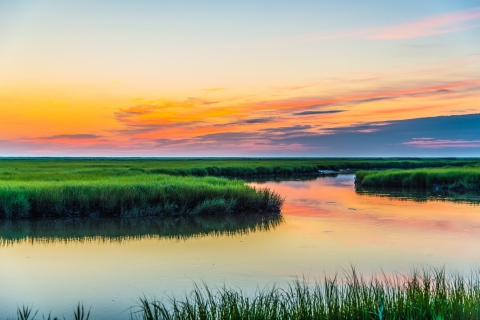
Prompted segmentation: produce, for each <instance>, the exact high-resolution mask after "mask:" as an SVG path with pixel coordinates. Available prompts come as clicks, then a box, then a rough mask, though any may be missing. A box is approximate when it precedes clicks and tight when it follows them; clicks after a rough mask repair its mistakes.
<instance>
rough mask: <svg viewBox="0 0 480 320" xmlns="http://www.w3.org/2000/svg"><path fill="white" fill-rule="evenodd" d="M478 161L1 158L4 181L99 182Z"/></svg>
mask: <svg viewBox="0 0 480 320" xmlns="http://www.w3.org/2000/svg"><path fill="white" fill-rule="evenodd" d="M477 163H480V159H472V158H469V159H455V158H453V159H448V158H447V159H442V158H430V159H429V158H424V159H422V158H384V159H383V158H196V159H195V158H156V159H155V158H143V159H142V158H137V159H134V158H0V181H2V180H3V181H12V180H22V181H65V180H98V179H104V178H106V177H115V178H116V177H132V176H139V175H140V176H141V175H152V174H153V175H155V174H169V175H175V176H200V177H202V176H222V177H251V176H271V175H282V176H288V175H294V174H295V175H299V174H313V173H317V172H318V170H338V169H347V168H350V169H386V168H402V169H409V168H410V169H411V168H426V167H443V166H446V165H449V166H455V167H459V166H464V165H475V164H477Z"/></svg>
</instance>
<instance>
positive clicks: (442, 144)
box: [402, 138, 480, 149]
mask: <svg viewBox="0 0 480 320" xmlns="http://www.w3.org/2000/svg"><path fill="white" fill-rule="evenodd" d="M402 144H403V145H407V146H413V147H415V148H418V149H444V148H480V140H461V139H460V140H436V139H432V138H414V139H413V141H409V142H404V143H402Z"/></svg>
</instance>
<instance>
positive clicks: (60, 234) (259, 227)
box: [0, 214, 283, 246]
mask: <svg viewBox="0 0 480 320" xmlns="http://www.w3.org/2000/svg"><path fill="white" fill-rule="evenodd" d="M282 222H283V218H282V216H281V215H278V214H260V215H257V214H255V215H222V216H218V215H217V216H180V217H168V218H145V219H129V218H126V219H123V218H118V219H115V218H108V219H91V218H86V219H40V220H37V219H10V220H6V221H3V222H2V223H0V246H5V245H11V244H15V243H22V242H29V243H49V242H62V243H64V242H88V241H102V242H121V241H125V240H129V239H144V238H147V239H158V238H161V239H182V240H183V239H188V238H193V237H202V236H207V235H215V236H220V235H245V234H249V233H252V232H257V231H268V230H271V229H273V228H276V227H277V226H278V225H279V224H280V223H282Z"/></svg>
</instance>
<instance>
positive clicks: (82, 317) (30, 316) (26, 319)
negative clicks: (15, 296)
mask: <svg viewBox="0 0 480 320" xmlns="http://www.w3.org/2000/svg"><path fill="white" fill-rule="evenodd" d="M90 311H91V310H90V309H89V310H88V311H87V312H85V307H84V306H83V303H78V305H77V307H76V308H75V309H74V310H73V319H74V320H89V319H90ZM37 315H38V310H36V311H34V309H33V306H25V305H24V306H22V307H21V308H20V307H19V308H18V309H17V320H35V319H38V318H37ZM42 319H43V320H60V318H58V317H52V314H51V313H49V314H48V316H47V317H45V316H44V315H43V316H42ZM62 319H64V320H65V319H66V318H65V317H62ZM12 320H13V319H12Z"/></svg>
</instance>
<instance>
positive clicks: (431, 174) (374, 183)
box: [355, 165, 480, 191]
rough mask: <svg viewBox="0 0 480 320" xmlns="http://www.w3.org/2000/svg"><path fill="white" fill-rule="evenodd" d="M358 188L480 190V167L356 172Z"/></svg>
mask: <svg viewBox="0 0 480 320" xmlns="http://www.w3.org/2000/svg"><path fill="white" fill-rule="evenodd" d="M355 179H356V184H357V186H361V187H366V188H372V187H377V188H378V187H395V188H417V189H430V188H434V189H436V190H441V189H445V190H448V189H450V190H457V191H477V190H480V166H479V165H475V166H471V167H470V166H466V167H461V168H452V167H444V168H424V169H413V170H393V169H392V170H383V171H358V172H356V177H355Z"/></svg>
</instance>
